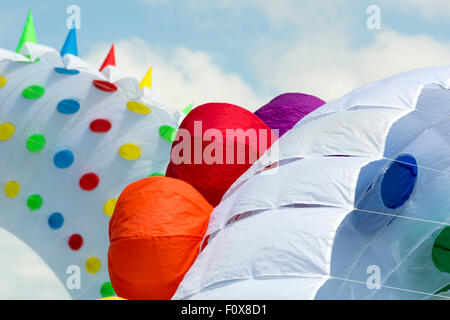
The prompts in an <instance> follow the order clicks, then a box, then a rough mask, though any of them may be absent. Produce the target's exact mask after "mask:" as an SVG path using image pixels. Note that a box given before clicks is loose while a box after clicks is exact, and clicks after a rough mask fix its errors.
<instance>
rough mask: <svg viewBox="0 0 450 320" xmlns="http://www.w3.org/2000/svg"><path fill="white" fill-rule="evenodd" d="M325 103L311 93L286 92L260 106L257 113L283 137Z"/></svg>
mask: <svg viewBox="0 0 450 320" xmlns="http://www.w3.org/2000/svg"><path fill="white" fill-rule="evenodd" d="M324 104H325V101H323V100H321V99H319V98H317V97H314V96H311V95H307V94H303V93H285V94H282V95H279V96H278V97H276V98H275V99H273V100H271V101H270V102H269V103H268V104H266V105H265V106H263V107H261V108H259V109H258V110H257V111H255V115H257V116H258V117H259V118H260V119H261V120H263V121H264V122H265V123H266V124H267V125H268V126H269V127H270V128H271V129H272V130H273V131H274V132H275V133H276V132H278V134H279V137H282V136H283V135H284V134H285V133H286V132H288V131H289V130H291V129H292V128H293V127H294V126H295V124H296V123H297V122H299V121H300V120H302V119H303V118H304V117H305V116H307V115H308V114H309V113H311V112H313V111H314V110H316V109H317V108H319V107H320V106H322V105H324Z"/></svg>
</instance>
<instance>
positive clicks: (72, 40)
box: [61, 27, 78, 57]
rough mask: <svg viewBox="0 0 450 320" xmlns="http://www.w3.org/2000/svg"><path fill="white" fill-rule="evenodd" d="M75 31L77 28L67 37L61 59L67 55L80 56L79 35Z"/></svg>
mask: <svg viewBox="0 0 450 320" xmlns="http://www.w3.org/2000/svg"><path fill="white" fill-rule="evenodd" d="M75 30H76V29H75V27H72V29H70V30H69V34H68V35H67V38H66V41H65V42H64V45H63V47H62V49H61V57H64V55H65V54H67V53H70V54H73V55H74V56H78V49H77V34H76V31H75Z"/></svg>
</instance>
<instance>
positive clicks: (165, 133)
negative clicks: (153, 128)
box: [159, 125, 177, 143]
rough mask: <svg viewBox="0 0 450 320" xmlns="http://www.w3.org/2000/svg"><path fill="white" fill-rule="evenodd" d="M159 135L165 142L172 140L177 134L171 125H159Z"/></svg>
mask: <svg viewBox="0 0 450 320" xmlns="http://www.w3.org/2000/svg"><path fill="white" fill-rule="evenodd" d="M159 135H160V136H161V137H162V138H163V139H164V140H166V141H167V142H170V143H172V142H174V141H175V137H176V136H177V130H176V129H175V128H174V127H171V126H166V125H164V126H161V127H159Z"/></svg>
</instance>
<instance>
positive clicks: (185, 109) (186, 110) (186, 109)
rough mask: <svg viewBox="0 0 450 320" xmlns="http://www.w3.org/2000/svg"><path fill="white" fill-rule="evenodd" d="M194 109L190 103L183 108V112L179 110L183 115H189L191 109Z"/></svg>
mask: <svg viewBox="0 0 450 320" xmlns="http://www.w3.org/2000/svg"><path fill="white" fill-rule="evenodd" d="M193 107H194V103H191V104H190V105H188V106H187V107H185V108H184V109H183V110H181V112H183V113H184V114H189V112H191V111H192V108H193Z"/></svg>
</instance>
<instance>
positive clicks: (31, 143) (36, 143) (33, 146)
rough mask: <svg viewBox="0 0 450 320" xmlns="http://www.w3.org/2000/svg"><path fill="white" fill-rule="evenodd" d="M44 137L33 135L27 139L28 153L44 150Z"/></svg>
mask: <svg viewBox="0 0 450 320" xmlns="http://www.w3.org/2000/svg"><path fill="white" fill-rule="evenodd" d="M44 146H45V137H44V136H43V135H41V134H34V135H32V136H31V137H29V138H28V139H27V149H28V151H30V152H39V151H41V150H42V149H44Z"/></svg>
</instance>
